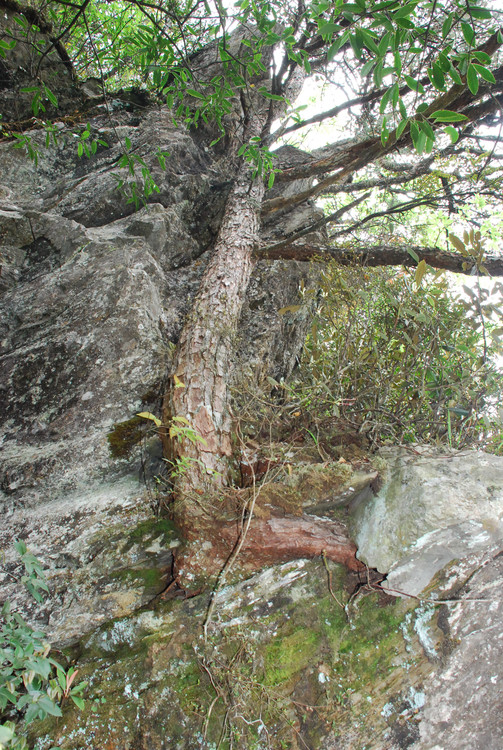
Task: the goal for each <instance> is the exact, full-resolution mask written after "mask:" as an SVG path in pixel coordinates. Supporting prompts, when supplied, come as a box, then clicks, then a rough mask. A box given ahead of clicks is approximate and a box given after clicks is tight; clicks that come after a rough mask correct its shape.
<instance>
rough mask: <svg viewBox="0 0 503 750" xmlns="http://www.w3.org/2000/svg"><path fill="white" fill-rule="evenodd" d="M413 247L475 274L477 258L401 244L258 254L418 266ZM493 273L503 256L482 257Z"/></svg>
mask: <svg viewBox="0 0 503 750" xmlns="http://www.w3.org/2000/svg"><path fill="white" fill-rule="evenodd" d="M409 250H412V252H414V253H415V254H416V255H417V257H418V258H419V260H425V261H426V263H428V265H430V266H432V268H438V269H444V270H445V271H452V272H453V273H462V274H466V275H473V273H476V268H477V266H476V262H475V260H473V261H472V262H471V261H470V258H465V257H464V256H463V255H460V254H459V253H448V252H445V251H443V250H439V249H438V248H434V247H432V248H429V247H412V246H407V247H405V246H402V245H398V246H395V245H375V246H374V247H360V248H347V247H330V246H328V245H326V246H316V245H296V244H290V245H286V246H283V247H280V248H278V247H277V246H274V245H268V246H265V247H260V248H258V249H257V250H256V253H255V256H256V257H257V258H259V259H261V260H263V259H268V260H297V261H314V262H320V263H326V262H327V261H329V260H334V261H336V262H337V263H339V264H340V265H342V266H368V267H370V268H373V267H378V266H408V267H410V266H412V267H414V266H416V265H417V261H416V260H415V259H414V258H413V257H412V256H411V255H410V252H409ZM482 264H483V266H484V268H485V269H486V270H487V272H488V273H489V275H490V276H503V256H494V255H493V256H488V257H486V258H484V259H483V260H482Z"/></svg>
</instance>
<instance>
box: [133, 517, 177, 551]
mask: <svg viewBox="0 0 503 750" xmlns="http://www.w3.org/2000/svg"><path fill="white" fill-rule="evenodd" d="M158 537H162V542H163V544H164V545H166V546H167V545H169V543H170V542H171V541H172V539H174V538H175V537H176V533H175V527H174V525H173V523H172V522H171V521H168V519H167V518H148V519H147V520H146V521H142V522H141V523H139V524H138V525H137V526H135V527H134V528H133V529H130V530H129V531H128V532H127V538H126V540H125V542H124V545H123V547H122V551H123V552H127V551H128V550H130V549H131V547H133V546H134V545H135V544H142V545H143V546H147V545H148V543H149V542H151V541H153V540H154V539H157V538H158Z"/></svg>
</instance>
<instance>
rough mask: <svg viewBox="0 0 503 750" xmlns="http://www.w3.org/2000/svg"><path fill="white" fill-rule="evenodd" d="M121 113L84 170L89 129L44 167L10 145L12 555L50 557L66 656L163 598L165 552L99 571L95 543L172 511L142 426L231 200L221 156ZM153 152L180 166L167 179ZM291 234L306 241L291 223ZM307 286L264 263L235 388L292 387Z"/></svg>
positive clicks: (6, 194)
mask: <svg viewBox="0 0 503 750" xmlns="http://www.w3.org/2000/svg"><path fill="white" fill-rule="evenodd" d="M112 105H113V106H111V109H112V110H113V115H112V120H110V118H109V116H108V115H106V114H103V112H102V111H101V110H100V109H99V107H98V108H97V109H96V110H95V111H94V114H93V115H92V116H90V118H89V124H90V127H91V132H92V135H91V137H90V139H89V142H90V141H92V140H94V139H96V138H100V139H102V140H105V141H106V142H107V143H108V144H109V148H105V147H103V146H101V145H100V146H99V148H98V150H97V152H96V154H94V155H91V158H86V157H85V156H84V157H82V158H79V156H78V153H77V148H76V135H78V134H79V133H80V132H81V131H82V129H83V128H84V127H85V125H84V124H83V125H82V127H74V128H71V129H68V128H65V127H64V126H63V125H62V124H61V127H60V128H59V129H58V132H57V144H56V145H54V146H52V147H51V148H48V149H46V146H45V133H43V132H40V131H30V138H31V143H32V146H33V148H37V149H38V151H39V162H38V166H36V165H35V164H34V163H33V162H32V161H30V160H29V159H28V158H27V156H26V154H25V153H23V151H22V150H20V149H14V148H13V147H12V144H10V143H2V144H0V159H1V163H2V172H1V178H0V238H1V242H2V246H1V247H0V258H1V265H2V272H1V276H0V283H1V287H0V293H1V297H0V347H1V348H0V424H1V438H0V452H1V465H0V512H2V519H3V523H2V527H1V529H0V545H1V546H2V548H3V549H4V550H5V552H6V555H7V558H6V559H7V562H8V565H10V566H15V562H14V557H13V552H12V549H11V547H10V545H11V540H12V539H13V538H16V537H19V538H23V539H24V540H25V542H26V544H27V545H28V547H29V548H30V551H32V552H33V553H34V554H36V555H37V556H39V557H40V558H41V560H42V562H43V564H44V567H45V569H46V571H47V575H48V577H49V580H50V582H51V585H52V586H53V587H54V590H55V592H56V598H55V599H54V600H53V602H52V604H48V605H47V610H46V611H44V612H43V613H40V618H41V619H42V620H43V621H44V622H43V623H42V624H43V625H44V627H45V629H46V630H47V632H48V635H49V637H50V638H52V639H53V640H57V641H59V642H61V641H65V642H66V641H68V640H71V639H74V638H76V637H77V636H79V635H81V634H82V633H84V632H86V630H87V629H89V628H91V627H94V626H95V625H96V623H97V622H101V621H104V620H106V619H108V618H110V617H116V616H119V615H123V614H125V612H126V611H128V610H127V607H130V609H135V608H136V607H138V606H143V605H144V604H145V603H146V602H147V601H148V598H149V597H150V598H152V597H154V596H155V595H157V594H158V593H159V592H160V591H161V590H162V588H163V586H164V585H165V583H166V576H167V574H168V572H169V568H170V565H171V560H172V557H171V551H170V548H169V544H168V546H167V547H164V548H162V549H160V550H158V553H156V555H154V554H153V553H152V554H150V555H146V556H145V555H143V557H142V556H141V555H140V556H139V557H138V559H136V560H132V559H129V557H127V556H126V558H125V559H123V555H122V550H123V545H122V543H120V542H119V541H118V538H117V540H116V541H115V543H114V544H115V547H116V551H115V553H114V554H111V555H107V556H105V557H103V554H101V553H100V554H99V555H95V556H94V557H93V558H92V559H90V558H89V555H88V547H89V544H90V541H89V540H90V539H94V536H93V535H95V534H97V535H98V536H100V535H101V537H102V538H103V539H106V537H107V535H108V534H109V533H111V534H112V535H113V534H115V531H116V523H118V522H119V521H120V522H121V523H122V522H124V526H125V529H127V530H128V532H129V531H130V532H131V533H136V532H135V529H140V530H141V529H142V528H144V524H145V523H146V521H147V520H148V519H150V520H152V522H154V521H155V518H154V517H153V514H154V512H155V511H156V510H157V509H158V508H159V505H160V504H162V502H163V499H162V497H163V495H162V493H163V489H164V487H165V484H163V482H164V479H163V477H165V474H166V471H165V464H164V463H163V461H162V455H161V447H160V442H159V441H158V440H157V439H156V437H155V435H154V433H153V431H152V430H151V429H150V423H149V422H147V420H143V422H144V424H141V425H140V424H138V422H142V420H141V419H138V418H136V417H135V415H136V414H137V413H138V412H140V411H150V412H153V413H156V414H159V413H160V406H161V401H162V396H163V393H164V389H165V383H166V381H167V378H168V376H169V374H170V371H171V366H172V358H173V352H174V349H175V346H176V342H177V340H178V336H179V334H180V330H181V327H182V325H183V321H184V318H185V316H186V314H187V312H188V311H189V310H190V307H191V303H192V300H193V298H194V295H195V293H196V292H197V289H198V286H199V283H200V280H201V276H202V274H203V272H204V268H205V265H206V263H207V260H208V257H209V253H210V249H211V246H212V242H213V240H214V237H215V235H216V232H217V231H218V226H219V220H220V216H221V213H222V210H223V206H224V204H225V199H226V195H227V191H228V188H229V184H228V182H227V179H226V178H227V173H226V170H225V156H222V157H221V159H222V161H221V162H219V158H220V157H218V155H217V158H216V159H215V160H211V159H210V157H209V154H208V150H207V146H206V144H205V142H204V139H200V138H199V135H198V134H197V133H196V135H198V138H196V137H195V134H192V133H190V132H188V131H187V130H186V129H184V128H183V127H175V126H174V124H173V122H172V120H171V117H170V113H169V111H168V110H167V109H165V108H164V109H163V108H151V109H147V111H146V113H145V114H143V113H142V116H141V117H140V116H139V115H138V114H137V112H136V111H130V109H129V105H127V106H126V104H124V102H121V101H117V102H115V103H112ZM126 137H127V138H129V139H130V140H131V144H132V149H133V151H134V153H135V154H136V155H138V156H140V157H142V158H143V159H144V160H145V163H147V164H148V165H149V167H150V169H151V172H152V175H153V176H154V179H155V180H156V183H157V185H158V192H154V193H153V195H152V196H151V199H150V200H151V202H150V203H149V204H148V205H146V206H143V207H141V206H140V207H139V210H137V211H135V206H134V205H133V204H128V203H127V202H126V200H125V198H124V197H123V195H121V194H120V192H119V191H118V190H117V188H116V179H115V178H114V177H113V173H116V172H120V171H121V170H120V169H119V168H118V166H117V161H118V159H119V157H120V155H121V153H122V152H123V148H124V147H123V143H124V142H125V138H126ZM157 150H161V151H168V152H169V157H167V161H166V169H165V170H164V171H163V170H162V169H161V167H160V164H159V162H158V161H157V157H156V155H155V154H156V152H157ZM220 170H221V171H220ZM284 221H285V222H286V224H285V226H288V227H289V230H290V229H291V228H292V227H293V228H295V221H296V219H295V217H294V216H293V217H292V216H285V218H284ZM309 274H310V271H309V266H308V265H307V264H298V263H282V262H268V261H267V262H266V261H263V262H260V263H259V264H257V268H256V272H255V275H254V277H253V279H252V282H251V284H250V288H249V292H248V299H247V302H246V304H245V307H244V310H243V315H242V319H241V325H240V330H239V335H238V341H239V345H238V347H237V349H238V351H237V354H236V361H235V363H234V364H235V365H236V368H237V371H238V372H240V371H243V370H246V371H247V372H250V371H253V370H257V369H260V370H261V371H262V372H264V371H265V372H267V373H270V374H272V375H274V376H275V377H277V378H280V377H282V376H286V375H287V374H288V373H289V372H290V371H291V369H292V367H293V366H294V364H295V362H296V357H297V355H298V352H299V350H300V347H301V346H302V342H303V336H304V332H305V330H306V328H307V326H308V325H309V309H308V307H309V306H308V305H307V306H306V307H304V308H302V307H301V308H300V309H299V311H298V312H297V313H295V314H294V315H288V316H281V315H278V310H279V309H280V308H282V307H284V306H285V305H291V304H293V303H300V304H302V299H301V298H300V295H299V284H300V281H301V279H303V280H304V281H306V282H307V280H308V278H309ZM230 364H231V363H230ZM135 419H136V422H135ZM131 420H133V421H131ZM128 431H129V432H128ZM83 508H85V513H83V510H82V509H83ZM138 533H139V532H138ZM114 538H115V537H114ZM172 541H173V540H172V539H171V537H170V543H171V542H172ZM93 544H94V542H93ZM156 568H158V569H159V571H160V573H159V575H158V576H157V578H156V577H155V576H154V574H153V572H152V571H153V570H154V569H156ZM12 569H14V568H12ZM138 570H141V571H143V572H142V574H141V575H138V576H136V578H135V577H134V575H135V571H136V572H138ZM148 571H150V572H148ZM154 579H155V580H154ZM9 580H10V579H9V577H8V576H7V577H6V580H5V589H4V591H3V594H4V595H5V596H12V592H13V591H14V589H13V587H11V586H9V585H7V582H8V581H9ZM105 580H106V583H104V581H105ZM98 582H99V584H98ZM16 601H17V602H18V603H19V604H20V603H21V602H20V595H19V592H17V593H16ZM26 606H28V607H29V602H26Z"/></svg>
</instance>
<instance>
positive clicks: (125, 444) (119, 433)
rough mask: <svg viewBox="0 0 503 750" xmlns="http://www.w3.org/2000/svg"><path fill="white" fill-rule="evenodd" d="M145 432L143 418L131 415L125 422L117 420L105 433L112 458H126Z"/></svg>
mask: <svg viewBox="0 0 503 750" xmlns="http://www.w3.org/2000/svg"><path fill="white" fill-rule="evenodd" d="M144 434H145V420H144V419H142V418H141V417H133V418H132V419H127V420H126V421H125V422H117V424H114V425H113V427H112V429H111V430H110V432H109V433H108V435H107V440H108V448H109V450H110V453H111V454H112V456H113V457H114V458H128V456H129V455H130V454H131V451H132V449H133V448H134V446H135V445H138V443H139V442H140V441H141V439H142V437H143V435H144Z"/></svg>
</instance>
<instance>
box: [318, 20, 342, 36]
mask: <svg viewBox="0 0 503 750" xmlns="http://www.w3.org/2000/svg"><path fill="white" fill-rule="evenodd" d="M340 30H341V27H340V26H339V24H338V23H332V22H330V23H321V24H319V26H318V34H319V35H320V36H324V37H331V36H333V34H335V33H337V32H338V31H340Z"/></svg>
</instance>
